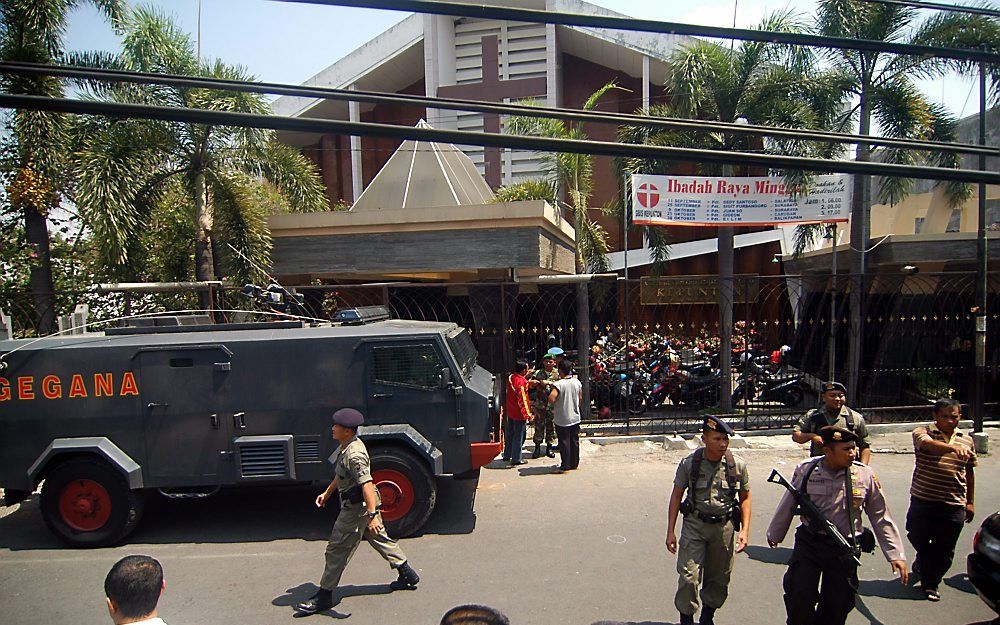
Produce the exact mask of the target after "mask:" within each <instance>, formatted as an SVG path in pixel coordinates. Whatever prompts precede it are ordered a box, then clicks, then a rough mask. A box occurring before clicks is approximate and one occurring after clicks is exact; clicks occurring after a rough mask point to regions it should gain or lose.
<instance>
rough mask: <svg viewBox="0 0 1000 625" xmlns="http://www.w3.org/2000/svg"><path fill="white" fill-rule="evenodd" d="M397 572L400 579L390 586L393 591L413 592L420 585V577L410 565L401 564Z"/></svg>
mask: <svg viewBox="0 0 1000 625" xmlns="http://www.w3.org/2000/svg"><path fill="white" fill-rule="evenodd" d="M396 571H397V572H398V573H399V577H397V578H396V579H395V580H394V581H393V582H392V583H391V584H389V588H392V589H393V590H413V589H414V588H416V587H417V584H419V583H420V576H419V575H417V572H416V571H414V570H413V568H412V567H411V566H410V565H409V563H407V562H404V563H402V564H400V565H399V568H398V569H396Z"/></svg>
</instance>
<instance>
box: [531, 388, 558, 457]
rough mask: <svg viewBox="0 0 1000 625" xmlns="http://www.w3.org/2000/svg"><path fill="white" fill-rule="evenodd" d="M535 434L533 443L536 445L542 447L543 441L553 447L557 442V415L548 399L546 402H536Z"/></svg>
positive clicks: (532, 437) (532, 438)
mask: <svg viewBox="0 0 1000 625" xmlns="http://www.w3.org/2000/svg"><path fill="white" fill-rule="evenodd" d="M534 408H535V422H534V425H535V432H534V434H532V436H531V440H532V442H534V443H535V444H536V445H541V444H542V441H545V444H547V445H553V444H555V442H556V422H555V415H554V414H553V412H552V404H550V403H549V402H548V398H545V400H544V401H539V402H535V406H534Z"/></svg>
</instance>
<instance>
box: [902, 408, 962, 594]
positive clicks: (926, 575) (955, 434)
mask: <svg viewBox="0 0 1000 625" xmlns="http://www.w3.org/2000/svg"><path fill="white" fill-rule="evenodd" d="M961 416H962V414H961V407H960V405H959V403H958V402H957V401H955V400H954V399H941V400H938V401H937V402H935V403H934V423H933V424H932V425H929V426H927V427H919V428H917V429H915V430H913V448H914V451H915V452H916V466H915V467H914V469H913V482H912V484H911V486H910V510H909V512H907V514H906V532H907V537H908V538H909V539H910V543H911V544H912V545H913V548H914V549H916V551H917V557H916V559H915V560H914V561H913V572H914V573H918V574H919V575H920V586H921V588H922V589H923V591H924V595H925V596H926V597H927V599H928V600H930V601H940V600H941V595H940V594H939V593H938V586H939V585H940V584H941V578H943V577H944V575H945V573H947V572H948V568H949V567H951V562H952V559H953V558H954V557H955V543H957V542H958V536H959V534H961V533H962V525H964V524H965V523H968V522H969V521H971V520H972V516H973V514H974V511H975V510H974V508H973V500H974V494H975V484H976V482H975V474H974V473H973V467H975V466H976V450H975V446H974V445H973V442H972V437H971V436H968V435H966V434H965V433H963V432H961V431H959V429H958V421H959V419H960V418H961Z"/></svg>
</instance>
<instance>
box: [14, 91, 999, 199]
mask: <svg viewBox="0 0 1000 625" xmlns="http://www.w3.org/2000/svg"><path fill="white" fill-rule="evenodd" d="M0 107H4V108H24V109H29V110H44V111H52V112H57V113H71V114H75V115H105V116H110V117H123V118H139V119H156V120H162V121H172V122H185V123H195V124H207V125H217V126H238V127H245V128H265V129H271V130H284V131H288V132H303V133H318V134H346V135H356V136H376V137H392V138H395V139H411V140H415V141H434V142H439V143H453V144H458V145H481V146H484V147H498V148H514V149H524V150H533V151H536V152H562V153H574V154H588V155H594V156H612V157H615V156H618V157H632V158H642V159H660V160H675V161H685V162H694V163H719V164H732V165H746V166H750V167H765V168H771V169H791V170H800V171H815V172H825V173H847V174H869V175H876V176H891V177H902V178H921V179H927V180H954V181H957V182H974V183H984V184H1000V173H996V172H989V171H976V170H969V169H948V168H939V167H926V166H915V165H896V164H890V163H872V162H864V161H861V162H859V161H838V160H830V159H820V158H806V157H800V156H784V155H767V154H753V153H748V152H725V151H715V150H703V149H695V148H680V147H672V146H655V145H636V144H628V143H615V142H609V141H592V140H580V139H556V138H550V137H528V136H523V135H504V134H499V133H486V132H468V131H463V130H442V129H437V128H421V127H410V126H394V125H391V124H379V123H372V122H346V121H340V120H329V119H311V118H291V117H281V116H276V115H257V114H252V113H233V112H226V111H209V110H204V109H192V108H181V107H167V106H150V105H142V104H121V103H116V102H97V101H88V100H73V99H68V98H47V97H40V96H29V95H9V94H2V95H0Z"/></svg>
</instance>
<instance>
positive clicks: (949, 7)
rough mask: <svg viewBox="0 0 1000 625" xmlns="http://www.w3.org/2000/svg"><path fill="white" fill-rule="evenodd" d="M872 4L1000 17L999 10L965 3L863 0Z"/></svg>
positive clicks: (917, 0)
mask: <svg viewBox="0 0 1000 625" xmlns="http://www.w3.org/2000/svg"><path fill="white" fill-rule="evenodd" d="M864 1H865V2H871V3H874V4H895V5H900V6H906V7H912V8H914V9H929V10H931V11H944V12H947V13H969V14H971V15H985V16H987V17H1000V10H997V9H991V8H989V7H977V6H971V5H967V4H944V3H941V2H921V1H920V0H864Z"/></svg>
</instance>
